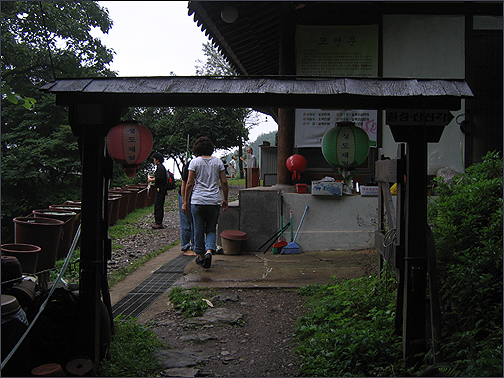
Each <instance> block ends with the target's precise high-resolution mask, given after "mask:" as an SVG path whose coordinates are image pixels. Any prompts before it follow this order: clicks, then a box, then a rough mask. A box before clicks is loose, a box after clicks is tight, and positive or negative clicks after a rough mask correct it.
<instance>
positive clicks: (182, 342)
mask: <svg viewBox="0 0 504 378" xmlns="http://www.w3.org/2000/svg"><path fill="white" fill-rule="evenodd" d="M233 190H234V193H233V194H230V199H231V198H232V196H233V195H235V196H236V197H235V198H237V197H238V190H239V188H232V191H233ZM152 220H153V217H152V215H150V216H148V217H146V218H144V219H142V220H140V221H139V222H138V224H137V225H136V226H137V227H139V228H141V229H143V230H145V232H143V233H139V234H137V235H135V236H134V237H132V238H127V239H126V240H118V241H115V242H114V243H117V244H118V245H120V247H119V248H116V249H115V250H114V259H115V261H116V263H115V264H112V265H113V266H115V267H119V266H121V265H122V264H128V263H131V261H132V260H133V259H135V258H139V257H141V256H143V255H145V254H148V253H151V252H153V251H156V250H159V249H160V248H162V247H165V246H166V245H169V244H171V243H173V242H175V241H177V239H178V238H179V215H178V203H177V195H176V193H169V195H168V198H167V206H166V209H165V218H164V225H165V229H162V230H153V229H152V228H151V224H152ZM175 253H178V252H177V251H175ZM112 269H114V268H112ZM147 270H149V269H147ZM149 271H150V270H149ZM128 278H129V277H128ZM112 290H114V288H112ZM215 292H216V295H218V296H217V297H214V298H209V300H210V301H211V303H212V304H213V306H214V307H213V308H211V309H209V310H207V312H206V313H205V315H204V316H203V317H202V318H184V317H183V316H182V315H181V314H180V313H179V312H178V311H176V310H174V309H173V308H172V306H171V303H170V302H169V300H168V295H167V293H165V294H163V295H162V296H161V297H160V298H159V299H158V301H157V303H158V306H159V307H158V308H157V309H156V310H158V309H159V311H158V312H155V313H154V314H155V315H154V316H153V317H149V318H148V319H142V315H140V316H139V320H140V321H142V322H146V323H147V324H149V326H151V327H152V329H153V331H154V333H155V335H156V336H157V337H159V338H160V339H161V340H162V341H163V344H164V348H163V349H162V350H160V351H159V360H160V363H161V365H162V369H163V370H162V373H161V375H162V376H178V377H180V376H185V377H195V376H211V377H235V376H239V377H267V376H273V377H296V376H299V371H300V362H299V359H298V357H297V355H296V353H295V348H296V340H295V332H294V329H295V322H296V320H297V319H299V318H300V317H301V316H302V315H303V314H304V313H305V311H306V310H305V307H304V305H303V303H304V300H303V298H302V297H301V296H300V295H299V294H298V292H297V290H295V289H244V288H242V289H238V288H216V289H215Z"/></svg>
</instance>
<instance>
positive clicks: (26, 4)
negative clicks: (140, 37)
mask: <svg viewBox="0 0 504 378" xmlns="http://www.w3.org/2000/svg"><path fill="white" fill-rule="evenodd" d="M111 26H112V21H111V20H110V19H109V16H108V12H107V11H106V9H104V8H102V7H100V6H99V5H98V3H97V2H95V1H82V2H78V1H71V2H70V1H68V2H66V1H57V2H56V1H55V2H53V1H43V2H34V1H12V2H10V1H9V2H2V8H1V43H2V50H1V70H2V72H1V73H2V103H1V105H2V141H1V157H2V184H1V185H2V241H3V242H7V241H10V240H12V236H13V225H12V218H14V217H16V216H24V215H27V214H30V213H31V211H32V210H33V209H36V208H43V207H47V206H48V205H50V204H54V203H61V202H62V201H64V200H65V199H78V198H80V189H81V185H80V169H81V165H80V155H79V149H78V144H77V138H76V137H75V136H74V135H73V133H72V130H71V128H70V126H68V125H67V123H68V114H67V110H66V109H65V108H63V107H61V106H57V105H56V104H55V100H54V96H53V95H48V94H44V93H42V92H41V91H40V90H39V88H40V87H41V86H42V85H43V84H45V83H47V82H50V81H52V80H54V79H55V78H64V77H89V76H94V77H96V76H114V75H115V73H114V72H112V71H110V70H109V69H108V68H107V66H108V65H109V64H110V62H111V61H112V58H113V51H112V50H111V49H108V48H106V47H105V46H103V45H102V44H101V41H100V40H99V39H96V38H93V37H92V36H91V34H90V30H91V28H95V27H98V28H100V29H101V30H102V32H104V33H106V32H108V30H109V29H110V27H111ZM16 100H17V102H18V103H17V104H16ZM20 104H21V105H23V106H20Z"/></svg>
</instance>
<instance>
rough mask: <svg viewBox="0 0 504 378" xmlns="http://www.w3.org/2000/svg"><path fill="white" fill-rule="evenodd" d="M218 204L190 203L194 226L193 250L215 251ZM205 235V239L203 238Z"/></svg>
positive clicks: (200, 251) (200, 252)
mask: <svg viewBox="0 0 504 378" xmlns="http://www.w3.org/2000/svg"><path fill="white" fill-rule="evenodd" d="M220 208H221V207H220V205H191V213H192V217H193V226H194V252H196V253H197V254H199V255H203V254H204V253H205V251H207V250H209V249H211V250H212V251H215V249H216V244H215V243H216V241H217V221H218V220H219V214H220ZM205 236H206V239H205Z"/></svg>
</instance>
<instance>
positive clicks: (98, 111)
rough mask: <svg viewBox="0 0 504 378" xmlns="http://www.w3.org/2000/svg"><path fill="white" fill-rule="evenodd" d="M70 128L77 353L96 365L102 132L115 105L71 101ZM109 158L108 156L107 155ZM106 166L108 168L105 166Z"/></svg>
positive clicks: (102, 271) (104, 183)
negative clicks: (78, 201) (77, 193)
mask: <svg viewBox="0 0 504 378" xmlns="http://www.w3.org/2000/svg"><path fill="white" fill-rule="evenodd" d="M69 118H70V124H71V125H72V130H73V131H74V133H75V134H76V135H77V136H78V137H79V147H80V151H81V161H82V212H81V251H80V271H79V284H80V285H79V319H78V325H79V327H78V328H79V332H78V340H77V345H78V347H79V354H80V355H82V356H86V357H87V358H89V359H91V360H92V361H93V363H94V364H95V366H97V364H98V362H99V358H100V307H101V303H100V302H101V295H102V294H103V298H104V302H105V303H106V305H107V307H108V308H109V309H110V298H109V293H108V285H107V284H106V282H104V280H106V274H107V271H106V256H105V250H106V248H105V245H106V243H107V228H108V219H107V213H106V210H107V208H106V206H107V200H108V198H107V196H106V195H105V193H106V191H107V190H108V179H109V177H110V161H109V162H108V163H109V164H108V165H107V160H106V153H105V151H106V146H105V136H106V135H107V132H108V130H109V129H110V128H111V127H112V126H113V125H114V123H115V122H116V121H117V120H119V119H120V113H119V109H118V108H108V107H106V106H105V105H99V104H97V105H75V106H73V107H71V108H70V113H69ZM108 159H110V158H108ZM107 168H108V170H107Z"/></svg>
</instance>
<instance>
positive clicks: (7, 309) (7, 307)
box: [2, 294, 20, 315]
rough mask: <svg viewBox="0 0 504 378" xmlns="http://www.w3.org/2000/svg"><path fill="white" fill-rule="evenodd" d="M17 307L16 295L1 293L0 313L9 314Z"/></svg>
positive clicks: (16, 309)
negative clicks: (0, 307)
mask: <svg viewBox="0 0 504 378" xmlns="http://www.w3.org/2000/svg"><path fill="white" fill-rule="evenodd" d="M19 309H20V307H19V302H18V300H17V299H16V297H14V296H12V295H6V294H2V315H11V314H13V313H15V312H16V311H18V310H19Z"/></svg>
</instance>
